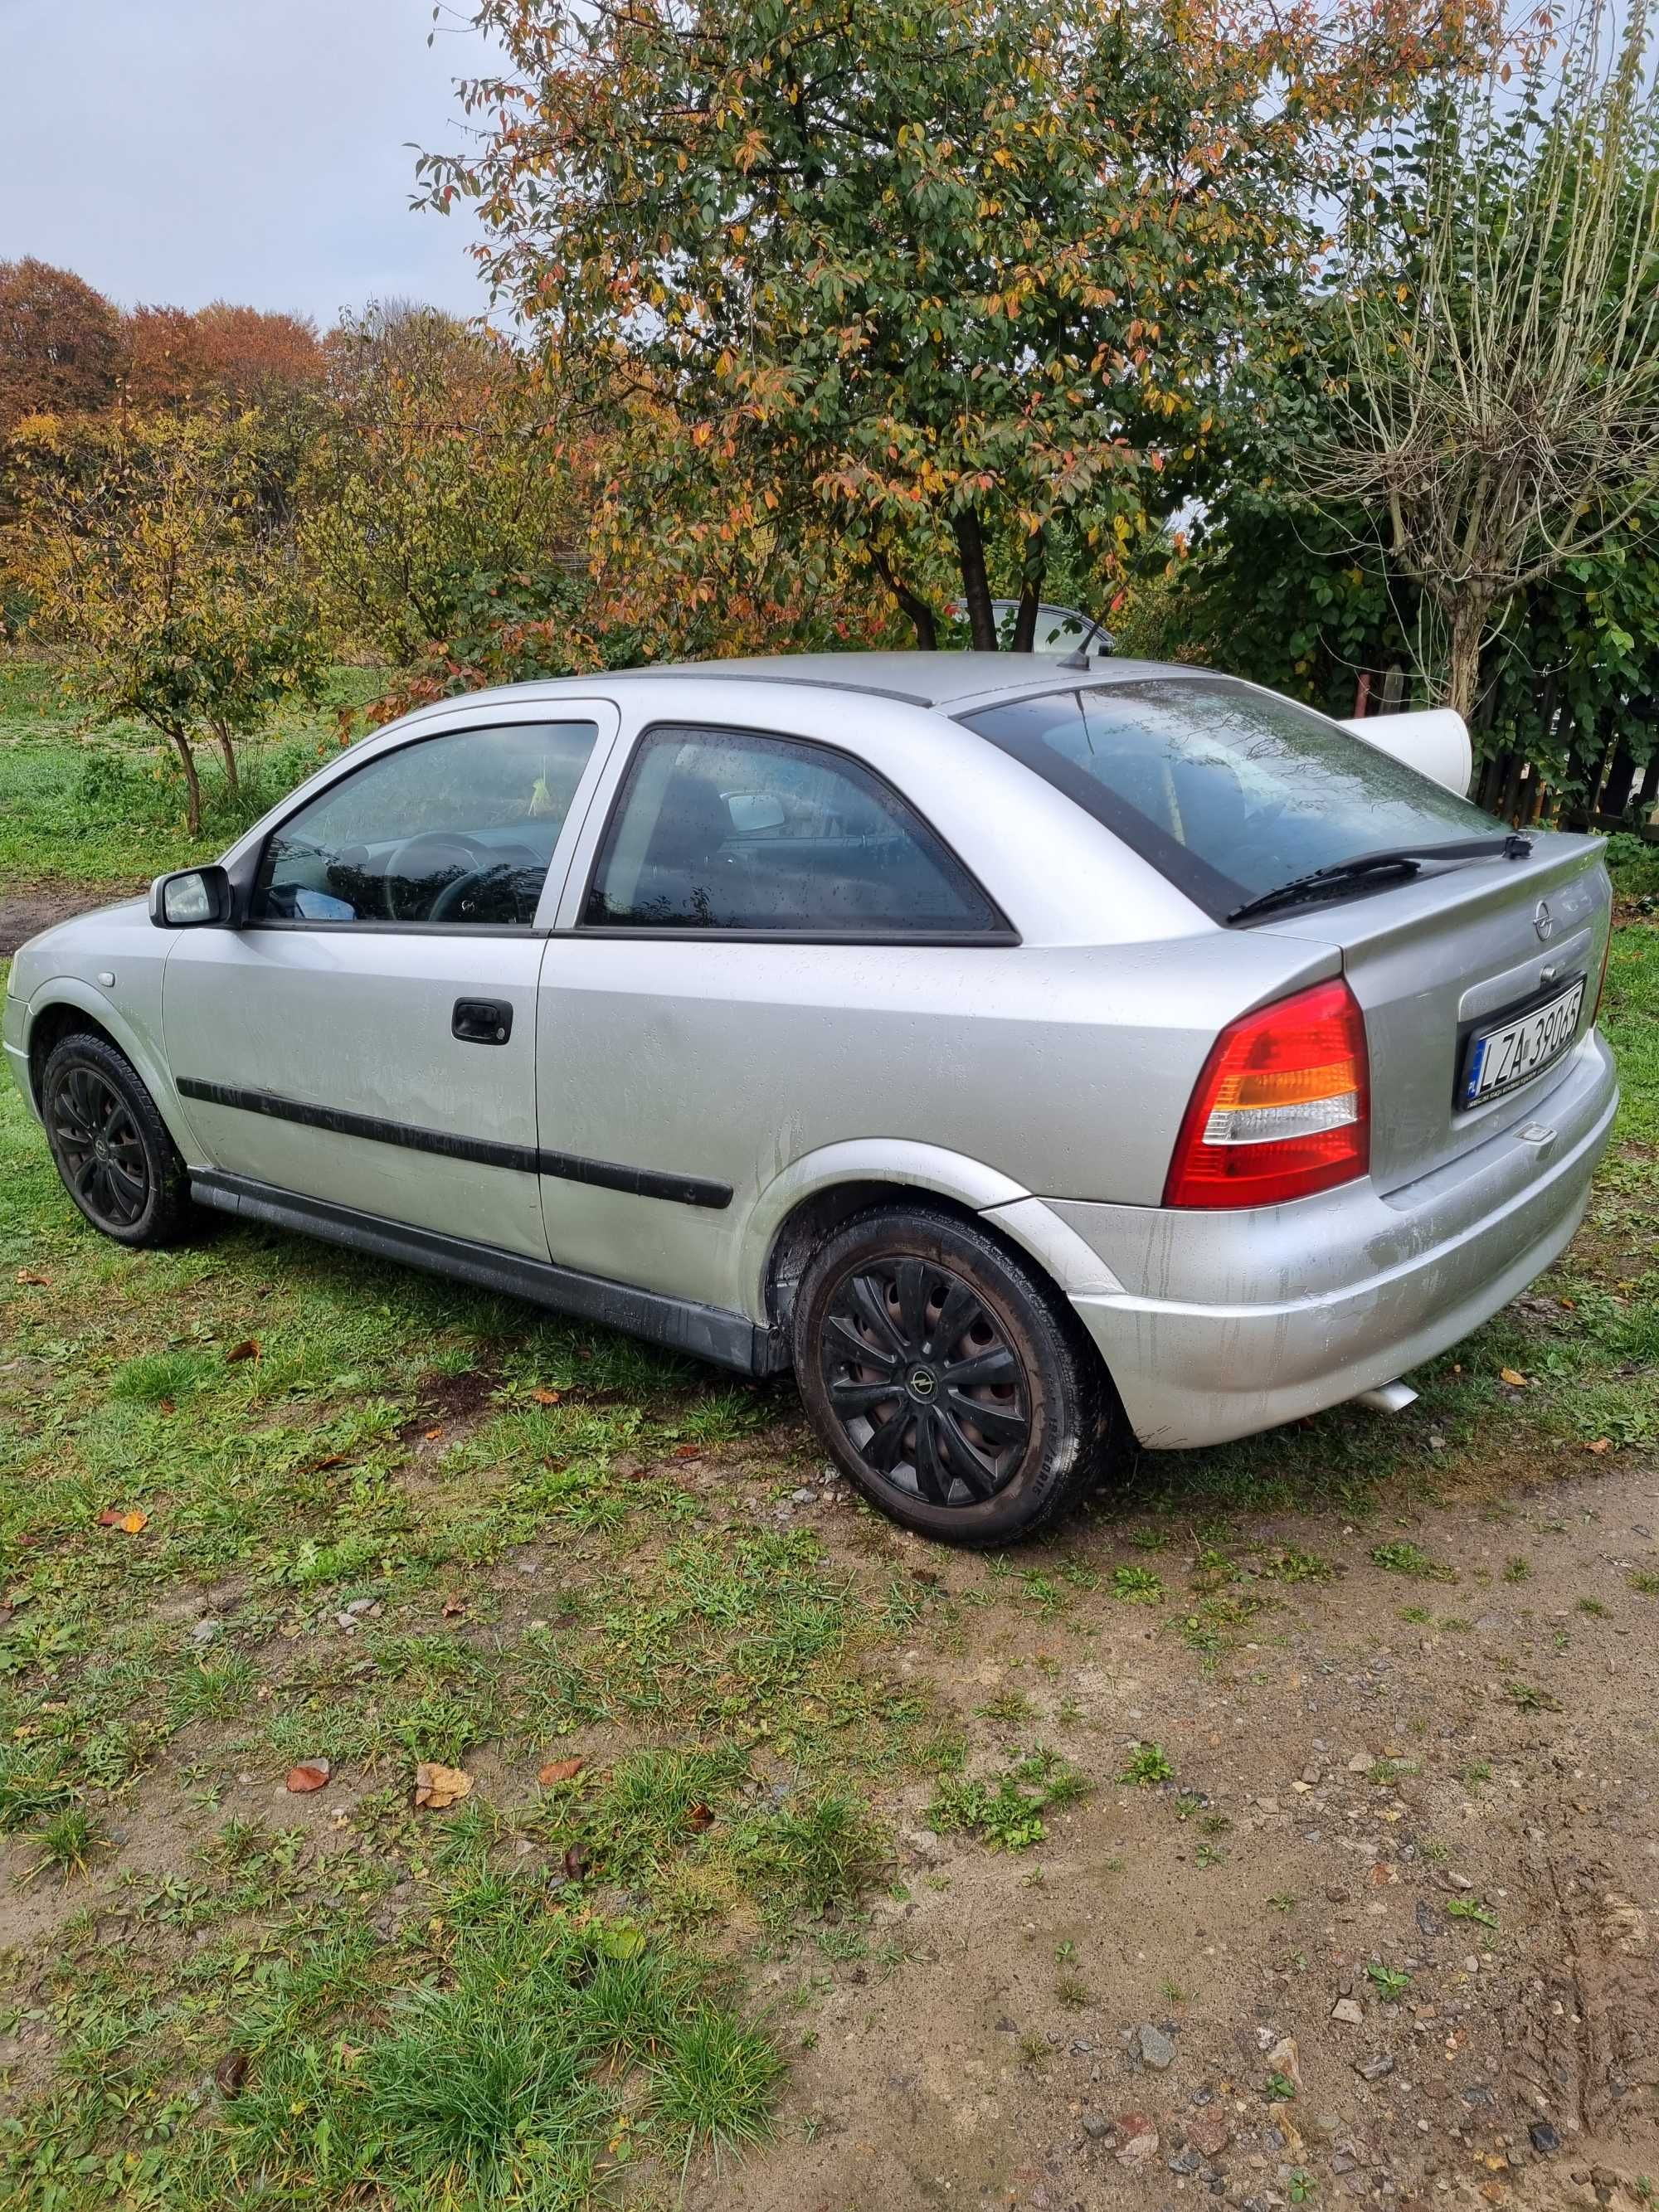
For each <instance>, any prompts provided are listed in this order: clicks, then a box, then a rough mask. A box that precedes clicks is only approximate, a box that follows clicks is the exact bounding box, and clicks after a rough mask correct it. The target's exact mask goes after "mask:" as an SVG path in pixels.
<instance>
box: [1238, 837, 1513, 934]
mask: <svg viewBox="0 0 1659 2212" xmlns="http://www.w3.org/2000/svg"><path fill="white" fill-rule="evenodd" d="M1531 850H1532V839H1531V838H1530V837H1528V836H1523V835H1522V833H1521V832H1520V831H1519V830H1516V829H1511V830H1510V831H1509V832H1508V833H1507V835H1505V836H1502V837H1461V838H1455V839H1453V840H1451V841H1450V842H1449V843H1446V844H1441V845H1391V846H1389V847H1387V848H1385V849H1384V850H1383V851H1382V852H1380V853H1357V854H1355V855H1354V857H1353V859H1352V860H1337V861H1335V862H1334V864H1333V865H1332V866H1330V867H1328V868H1314V869H1310V872H1308V874H1306V875H1305V876H1292V877H1291V880H1290V882H1289V883H1287V884H1276V885H1275V886H1274V888H1273V890H1270V891H1262V892H1261V894H1260V895H1259V896H1257V897H1255V898H1252V899H1246V900H1245V902H1244V903H1243V906H1236V907H1235V908H1233V910H1232V912H1231V914H1230V915H1228V916H1227V919H1228V921H1248V920H1249V917H1250V915H1253V914H1269V913H1271V912H1272V910H1273V908H1274V907H1277V906H1294V905H1295V904H1296V903H1297V902H1298V901H1299V900H1301V899H1307V898H1317V897H1318V896H1319V895H1320V893H1321V892H1322V891H1324V890H1329V889H1331V888H1333V887H1334V886H1335V885H1338V884H1347V883H1358V882H1359V881H1361V880H1362V879H1363V878H1364V877H1366V876H1376V875H1384V874H1387V873H1389V872H1390V871H1391V870H1395V869H1400V870H1403V871H1405V872H1407V873H1408V874H1411V875H1413V876H1414V875H1415V874H1416V873H1417V871H1418V870H1419V867H1421V866H1422V865H1423V863H1424V861H1425V860H1488V859H1492V858H1494V857H1495V856H1497V855H1498V854H1502V855H1503V857H1504V859H1505V860H1525V859H1526V857H1527V855H1528V853H1530V852H1531Z"/></svg>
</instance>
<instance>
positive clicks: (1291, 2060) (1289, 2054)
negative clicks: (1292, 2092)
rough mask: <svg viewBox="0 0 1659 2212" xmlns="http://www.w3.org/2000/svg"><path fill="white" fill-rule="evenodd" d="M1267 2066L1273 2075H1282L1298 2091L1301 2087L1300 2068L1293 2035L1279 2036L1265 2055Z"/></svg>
mask: <svg viewBox="0 0 1659 2212" xmlns="http://www.w3.org/2000/svg"><path fill="white" fill-rule="evenodd" d="M1267 2064H1268V2066H1269V2068H1270V2069H1271V2070H1272V2071H1273V2073H1275V2074H1282V2075H1284V2076H1285V2080H1286V2081H1289V2082H1291V2083H1292V2084H1293V2085H1294V2086H1295V2087H1297V2088H1298V2089H1299V2088H1300V2087H1302V2066H1301V2062H1300V2060H1299V2059H1298V2058H1297V2051H1296V2038H1295V2037H1294V2036H1293V2035H1282V2036H1280V2038H1279V2041H1278V2042H1277V2043H1276V2044H1274V2045H1273V2049H1272V2050H1271V2051H1269V2052H1268V2053H1267Z"/></svg>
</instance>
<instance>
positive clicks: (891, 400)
mask: <svg viewBox="0 0 1659 2212" xmlns="http://www.w3.org/2000/svg"><path fill="white" fill-rule="evenodd" d="M1425 18H1426V20H1429V21H1440V15H1439V12H1438V11H1426V10H1425ZM1468 20H1469V18H1468V12H1467V11H1463V12H1462V13H1461V14H1460V15H1459V21H1460V22H1461V23H1467V22H1468ZM477 24H478V26H479V27H480V28H481V29H482V30H483V31H484V32H485V33H487V34H488V35H489V38H490V39H491V40H493V41H494V42H495V45H496V46H497V48H498V49H499V50H500V51H501V52H503V53H504V54H505V55H506V57H507V64H508V67H507V70H505V71H504V72H502V73H501V74H500V75H498V76H493V77H489V78H486V79H481V80H478V81H477V82H472V83H471V84H469V85H468V86H466V87H465V89H464V98H465V105H466V106H467V108H468V110H469V111H470V112H471V114H472V116H473V117H474V118H475V119H476V121H477V126H478V131H479V133H480V137H479V138H478V140H477V143H476V144H475V145H474V146H473V147H471V148H469V149H466V150H464V151H462V152H460V153H458V154H454V155H428V156H426V157H424V158H423V161H422V173H423V176H424V179H425V187H426V193H427V197H428V204H431V205H432V206H434V207H436V208H439V209H445V208H447V207H449V206H450V205H452V204H453V202H454V201H455V199H456V198H457V197H459V196H468V197H472V198H473V199H475V200H476V201H477V205H478V209H479V212H480V214H481V216H482V220H483V228H484V240H483V244H482V246H480V248H479V249H478V250H479V252H480V254H481V257H482V258H483V264H484V266H485V268H486V270H487V271H488V274H489V277H490V280H491V282H492V283H493V284H494V285H495V289H496V291H497V294H498V295H500V296H501V297H503V298H505V299H506V300H507V301H509V302H510V303H511V305H512V306H513V308H514V309H515V310H516V311H517V312H518V313H519V314H520V316H522V317H523V318H524V319H525V320H526V323H527V324H528V325H530V326H531V327H532V329H533V330H534V331H536V333H537V334H538V337H539V339H540V341H541V343H542V344H543V346H544V349H545V353H546V356H547V358H548V359H549V361H550V362H551V363H553V364H555V365H556V369H557V373H558V374H559V375H560V376H561V377H562V379H563V380H565V382H566V384H567V386H568V388H569V389H570V390H571V392H572V393H573V396H574V397H575V398H578V399H579V400H580V402H581V403H582V404H585V405H586V407H588V408H589V409H591V410H593V413H594V415H595V416H596V418H597V417H604V418H605V419H607V420H610V421H612V422H614V421H616V420H617V416H618V413H620V417H621V420H622V421H623V424H624V425H625V426H631V425H634V424H636V423H637V420H638V411H639V410H644V412H645V415H646V416H647V420H648V421H650V422H654V423H657V424H661V423H663V422H668V423H671V425H672V428H673V431H674V435H670V436H660V437H657V438H654V439H650V438H647V440H646V441H644V443H643V447H642V449H641V465H636V466H635V467H634V468H633V469H631V470H630V471H629V474H628V476H627V477H626V478H625V479H621V480H619V481H618V483H617V486H616V487H615V489H614V493H613V495H612V497H611V500H610V501H608V503H607V505H606V507H605V509H604V511H603V512H602V513H601V515H600V518H599V520H600V523H601V526H602V527H603V528H604V529H605V530H606V531H608V532H609V535H610V539H611V543H612V544H614V545H617V546H621V545H623V544H626V543H627V542H629V540H630V539H631V540H632V541H633V542H634V543H635V544H640V543H642V542H655V541H660V540H661V539H662V538H664V536H665V534H666V535H671V534H676V533H677V534H678V538H679V540H680V542H681V544H682V546H683V547H684V560H685V562H686V565H687V568H688V569H691V568H695V565H696V560H697V559H698V557H699V556H700V553H701V552H702V551H705V550H707V551H710V552H717V553H718V554H719V555H720V556H722V557H730V556H731V553H732V548H733V547H734V546H736V545H738V544H744V543H746V544H750V545H751V546H753V547H755V548H757V549H758V550H757V559H759V560H761V561H764V559H765V558H767V557H771V558H774V559H775V557H776V556H777V554H778V552H779V550H780V549H784V550H787V549H788V548H789V547H790V546H791V544H792V543H801V544H821V541H822V536H823V530H824V526H825V523H826V520H827V521H828V522H829V525H830V526H832V528H833V532H834V533H835V535H836V538H837V540H838V541H839V542H840V543H841V544H843V545H845V546H850V547H851V548H853V549H854V550H855V552H856V555H857V557H859V558H860V559H861V560H863V561H866V562H868V563H869V564H871V566H872V568H873V569H874V570H875V571H876V572H877V573H878V574H879V575H880V577H881V579H882V580H883V581H884V585H885V586H886V587H887V588H888V589H889V590H890V592H891V594H892V596H893V598H894V599H895V600H896V603H897V605H899V606H901V607H902V609H903V610H904V612H905V614H906V615H907V617H908V620H909V622H910V623H911V626H912V627H913V629H914V631H915V636H916V638H917V640H918V641H919V642H921V643H922V644H930V643H932V642H933V641H935V638H936V636H937V633H938V629H939V615H940V611H941V608H942V605H943V604H944V602H945V600H946V599H955V598H960V599H963V600H964V601H965V604H966V607H967V611H968V614H969V623H970V627H971V630H972V635H973V638H974V641H975V643H976V644H977V645H979V646H981V647H992V646H994V645H995V643H996V642H997V639H996V635H995V629H994V623H993V618H992V613H991V598H992V594H993V592H994V591H996V590H998V589H999V588H1001V589H1003V590H1006V591H1008V592H1012V593H1017V594H1018V597H1019V599H1020V602H1021V614H1020V619H1019V622H1018V624H1017V626H1016V629H1015V631H1014V634H1013V639H1012V641H1013V643H1014V644H1015V646H1016V647H1019V646H1022V645H1025V644H1029V641H1030V635H1031V631H1032V625H1033V623H1034V622H1035V618H1036V604H1037V599H1038V596H1039V594H1040V593H1041V592H1042V587H1043V580H1044V575H1045V572H1046V568H1047V565H1048V560H1049V557H1050V554H1051V551H1052V549H1053V544H1054V536H1055V533H1056V532H1058V531H1061V530H1065V531H1070V532H1073V533H1079V534H1080V535H1081V536H1082V537H1083V538H1085V539H1086V540H1087V542H1088V543H1089V544H1091V546H1092V547H1093V548H1094V549H1095V551H1096V555H1097V558H1098V559H1099V561H1100V562H1101V563H1102V564H1103V566H1105V567H1109V566H1110V564H1111V562H1112V561H1113V560H1114V558H1115V554H1116V551H1117V549H1118V548H1119V547H1121V545H1123V544H1127V543H1129V542H1131V541H1132V540H1133V538H1134V536H1135V535H1136V533H1138V532H1139V531H1141V530H1142V529H1144V528H1146V526H1148V523H1149V521H1151V520H1155V519H1156V518H1157V517H1158V515H1160V514H1162V513H1165V512H1167V511H1168V510H1169V509H1170V507H1173V506H1174V505H1175V504H1176V502H1177V501H1179V500H1180V499H1181V498H1182V496H1183V495H1185V494H1186V493H1187V492H1188V491H1190V490H1191V489H1194V488H1195V487H1196V486H1197V485H1198V483H1200V480H1201V479H1200V471H1201V469H1202V465H1203V460H1204V454H1205V450H1206V442H1207V441H1209V440H1211V439H1212V436H1214V435H1216V433H1217V431H1218V426H1219V425H1220V424H1221V422H1222V421H1223V420H1224V418H1225V416H1226V413H1227V411H1228V409H1229V406H1230V404H1231V393H1232V391H1233V388H1234V385H1235V382H1236V376H1235V372H1236V369H1237V363H1238V361H1239V358H1240V356H1241V354H1242V352H1243V350H1245V349H1247V348H1249V347H1250V346H1252V345H1254V344H1255V343H1258V340H1259V338H1260V336H1261V332H1262V331H1263V330H1264V329H1269V330H1270V329H1271V328H1272V327H1273V325H1274V322H1275V319H1277V318H1278V317H1279V316H1280V315H1282V314H1283V313H1285V312H1286V311H1287V310H1289V309H1290V307H1291V304H1292V302H1293V301H1294V299H1295V297H1296V290H1297V279H1298V276H1299V275H1300V272H1301V270H1303V268H1304V265H1305V264H1306V261H1307V258H1308V256H1309V254H1310V252H1311V250H1312V248H1313V246H1314V243H1315V239H1316V231H1315V228H1314V226H1313V225H1312V223H1311V221H1310V214H1309V210H1310V199H1311V195H1312V193H1313V191H1314V189H1315V186H1316V184H1317V182H1318V181H1319V179H1320V178H1321V176H1322V173H1323V172H1324V165H1325V164H1326V163H1327V162H1328V161H1330V159H1331V158H1332V155H1333V149H1334V145H1335V144H1336V143H1340V140H1341V139H1342V137H1344V135H1345V133H1346V131H1347V129H1348V128H1349V127H1350V126H1351V125H1352V122H1353V120H1354V119H1355V118H1356V117H1357V116H1358V115H1361V114H1363V115H1367V116H1368V115H1370V113H1371V112H1373V110H1374V108H1375V105H1376V100H1377V98H1378V96H1379V94H1378V88H1379V86H1381V85H1382V84H1383V83H1384V82H1391V83H1393V84H1395V85H1396V86H1401V85H1405V84H1408V83H1409V81H1410V78H1411V76H1412V73H1413V70H1415V69H1416V68H1418V67H1419V66H1420V65H1421V64H1422V62H1423V60H1424V59H1425V57H1426V55H1427V54H1428V52H1430V51H1431V48H1430V47H1429V46H1425V40H1424V37H1423V35H1422V34H1421V33H1419V30H1418V28H1417V17H1416V15H1415V12H1414V9H1413V5H1412V0H1391V4H1390V5H1389V6H1386V7H1376V8H1371V9H1364V10H1361V9H1355V10H1354V11H1353V15H1352V22H1351V21H1349V20H1348V19H1346V18H1345V17H1343V16H1341V15H1337V16H1330V15H1327V16H1325V17H1322V18H1317V19H1316V15H1314V14H1313V13H1312V12H1310V11H1303V10H1298V11H1291V13H1289V14H1288V15H1282V14H1279V13H1278V12H1275V11H1273V10H1272V9H1268V8H1267V7H1266V6H1265V5H1264V6H1262V7H1261V9H1260V10H1259V11H1258V10H1256V9H1255V8H1254V6H1253V0H1234V10H1233V13H1232V14H1231V15H1230V16H1228V17H1227V18H1226V19H1225V20H1223V19H1220V18H1218V16H1216V15H1213V14H1206V15H1199V14H1197V13H1196V12H1195V11H1194V10H1193V9H1191V8H1190V7H1189V6H1188V5H1187V4H1186V0H1136V4H1133V5H1125V6H1121V7H1115V8H1111V9H1102V8H1100V7H1099V6H1098V5H1097V4H1096V3H1095V0H915V4H913V5H911V6H908V7H906V8H903V9H898V8H871V7H866V6H861V5H859V4H858V0H807V4H801V0H734V4H731V5H726V6H722V7H720V8H719V9H715V8H713V7H711V6H708V5H706V4H697V0H657V4H652V5H647V6H645V7H641V8H629V9H615V8H611V7H608V6H606V7H599V8H593V7H589V6H586V5H585V4H582V0H483V4H482V5H480V6H479V8H478V9H477ZM1459 35H1460V37H1461V36H1462V33H1460V34H1459ZM630 410H632V411H631V412H630Z"/></svg>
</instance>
